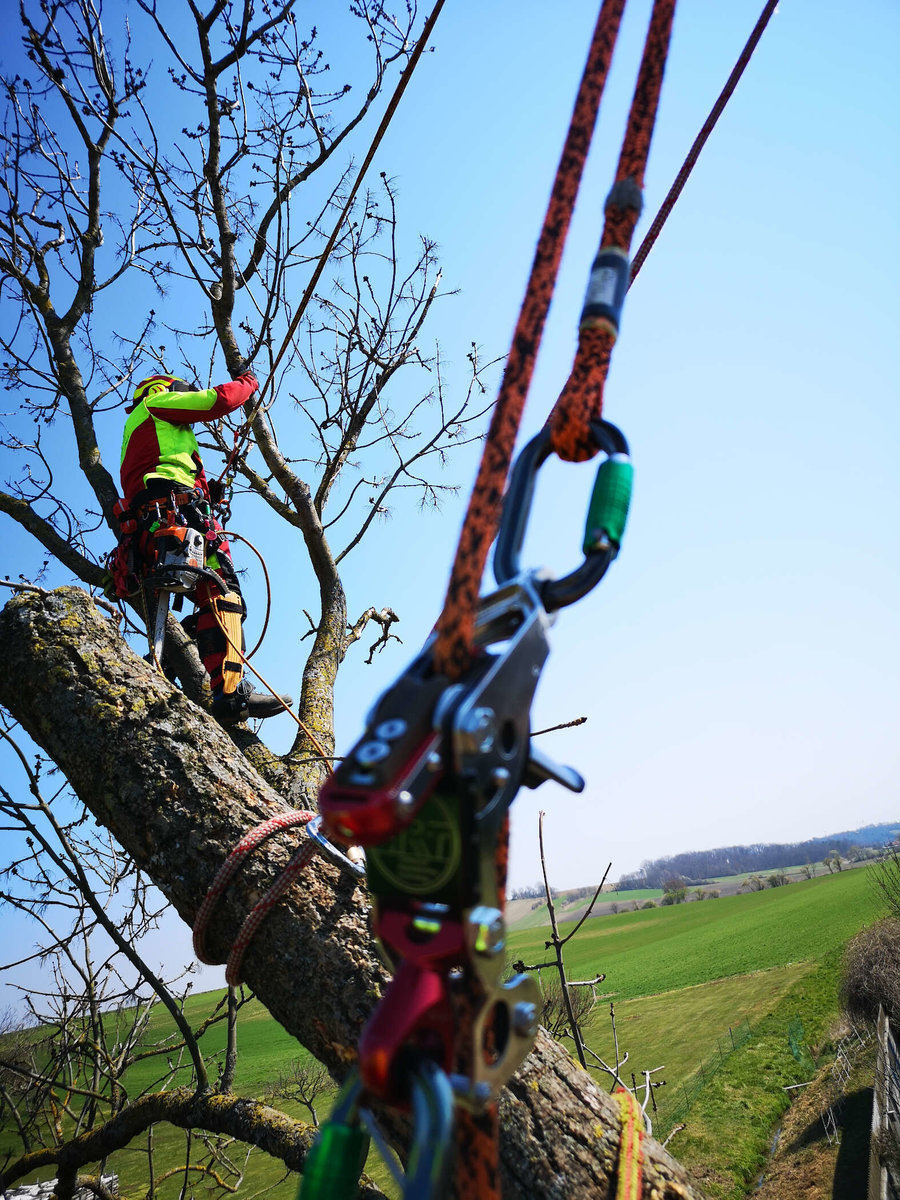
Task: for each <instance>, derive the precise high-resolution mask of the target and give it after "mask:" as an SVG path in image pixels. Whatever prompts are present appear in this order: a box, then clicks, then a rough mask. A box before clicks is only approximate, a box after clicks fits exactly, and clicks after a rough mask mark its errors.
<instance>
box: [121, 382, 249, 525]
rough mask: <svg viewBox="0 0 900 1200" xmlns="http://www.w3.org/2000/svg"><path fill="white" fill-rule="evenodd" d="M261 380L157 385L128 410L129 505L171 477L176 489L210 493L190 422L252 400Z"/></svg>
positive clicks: (125, 489)
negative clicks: (202, 387)
mask: <svg viewBox="0 0 900 1200" xmlns="http://www.w3.org/2000/svg"><path fill="white" fill-rule="evenodd" d="M257 387H258V384H257V382H256V379H255V378H254V376H253V375H250V374H247V375H241V376H240V378H239V379H233V380H232V381H231V382H230V383H221V384H219V386H218V387H214V388H208V389H207V390H206V391H204V392H172V391H169V390H167V386H166V384H165V383H160V385H159V390H156V389H153V390H152V391H151V392H150V394H149V395H148V396H146V397H145V398H144V399H143V400H141V401H140V402H139V403H138V404H136V405H135V407H134V408H133V409H132V410H131V412H130V413H129V414H128V419H127V420H126V422H125V433H124V436H123V438H122V468H121V478H122V494H123V495H124V497H125V503H126V504H127V505H129V506H130V505H131V503H132V501H133V500H134V497H135V496H136V495H137V494H138V493H139V492H141V491H143V490H144V488H146V487H147V485H148V483H149V482H151V481H152V480H156V479H162V480H166V481H171V483H172V486H173V490H175V491H190V490H191V489H192V488H195V487H200V488H201V489H202V490H203V491H204V492H206V475H205V473H204V471H203V462H202V461H201V458H200V451H199V446H198V445H197V439H196V437H195V436H194V431H193V429H191V425H192V424H193V423H194V422H195V421H214V420H215V419H216V418H217V417H224V416H225V414H226V413H230V412H233V411H234V409H236V408H240V406H241V405H242V404H243V403H245V401H247V400H249V399H250V397H251V396H252V395H253V393H254V392H255V391H256V389H257Z"/></svg>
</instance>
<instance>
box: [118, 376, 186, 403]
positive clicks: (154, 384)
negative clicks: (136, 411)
mask: <svg viewBox="0 0 900 1200" xmlns="http://www.w3.org/2000/svg"><path fill="white" fill-rule="evenodd" d="M195 386H196V385H195V384H191V383H187V382H186V381H185V380H184V379H179V378H178V376H177V375H148V376H147V378H146V379H142V380H141V382H140V383H139V384H138V385H137V387H136V388H135V389H134V395H133V396H132V399H131V407H132V408H134V407H135V405H137V404H140V402H141V401H142V400H146V399H147V397H148V396H155V395H156V394H157V393H158V392H192V391H194V390H195Z"/></svg>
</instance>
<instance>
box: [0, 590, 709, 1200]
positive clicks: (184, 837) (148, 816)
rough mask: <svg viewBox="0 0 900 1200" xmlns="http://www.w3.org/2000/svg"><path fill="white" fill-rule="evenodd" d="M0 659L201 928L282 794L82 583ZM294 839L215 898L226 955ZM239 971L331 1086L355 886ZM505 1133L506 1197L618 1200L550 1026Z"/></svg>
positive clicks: (355, 1031) (102, 818) (659, 1197)
mask: <svg viewBox="0 0 900 1200" xmlns="http://www.w3.org/2000/svg"><path fill="white" fill-rule="evenodd" d="M0 651H2V654H3V660H4V663H5V664H6V669H5V671H4V672H3V673H2V675H0V703H3V704H4V705H5V706H6V707H7V708H8V709H9V711H10V712H11V713H12V714H13V716H14V717H15V718H16V719H17V720H18V721H19V722H20V723H21V724H22V726H23V727H24V728H25V729H26V731H27V732H28V733H29V734H30V736H31V737H32V738H33V739H34V741H35V742H37V743H38V745H39V746H41V747H42V749H43V750H44V751H45V752H46V753H47V754H48V755H49V756H50V757H51V758H52V759H53V760H54V761H55V762H56V763H57V765H58V766H59V767H60V769H61V770H62V771H63V772H64V773H65V775H66V777H67V778H68V779H69V781H70V782H71V784H72V786H73V788H74V789H75V791H76V792H77V794H78V796H79V797H80V799H81V800H82V801H83V803H84V804H85V805H86V806H87V808H88V809H89V810H90V811H91V812H92V813H93V815H94V816H95V818H96V819H97V820H98V821H99V822H100V823H101V824H103V825H104V826H106V827H107V828H108V829H110V830H111V832H112V833H113V834H114V835H115V837H116V838H117V839H118V840H119V842H120V843H121V844H122V846H123V847H124V848H125V850H126V851H127V852H128V853H129V854H130V855H131V856H132V858H133V859H134V861H135V862H136V863H137V865H138V866H139V867H141V868H142V869H143V870H144V871H145V872H146V873H147V874H148V876H149V877H150V878H151V879H152V880H153V881H154V883H156V885H157V886H158V887H159V888H160V890H161V891H162V892H163V893H164V894H165V895H166V896H167V897H168V899H169V900H170V901H171V902H172V904H173V905H174V906H175V908H176V909H177V911H178V912H179V913H180V915H181V916H182V917H183V918H184V920H186V921H187V922H188V923H193V920H194V917H195V915H196V912H197V909H198V908H199V906H200V903H201V901H202V899H203V897H204V895H205V894H206V891H207V889H208V887H209V885H210V884H211V882H212V880H213V878H214V876H215V874H216V871H217V870H218V868H219V867H220V866H221V864H222V862H223V861H224V859H225V857H226V856H227V854H228V853H229V852H230V850H231V849H232V847H233V846H234V845H235V844H236V843H237V842H238V841H239V840H240V838H241V837H242V836H243V835H244V834H245V833H246V832H247V831H248V830H249V829H251V828H253V827H254V826H255V825H257V824H259V823H260V822H262V821H264V820H266V819H268V818H269V817H271V816H272V815H273V814H275V813H276V812H278V811H283V810H284V809H285V808H286V807H287V806H286V804H285V802H284V800H283V799H282V797H281V795H280V794H279V793H278V792H276V791H275V790H274V789H273V788H272V787H271V786H270V785H269V784H268V783H266V782H265V780H264V779H263V778H262V777H261V776H260V775H258V774H257V773H256V771H254V770H253V768H252V767H251V766H250V764H249V763H248V762H247V761H246V759H245V758H244V757H243V756H242V755H241V753H240V751H239V750H238V749H237V747H236V746H235V744H234V743H233V742H232V741H231V739H230V738H229V737H228V736H227V734H226V733H225V732H224V731H223V730H222V729H220V727H219V726H218V725H217V724H216V723H215V722H214V721H211V720H210V718H209V717H208V716H207V714H205V713H204V712H203V711H202V710H201V709H199V708H197V707H196V706H195V705H194V704H192V703H191V701H190V700H188V699H187V697H185V696H184V695H183V694H182V693H181V692H179V691H178V690H177V689H176V688H174V687H172V686H171V685H170V684H169V683H168V681H167V680H165V679H164V678H163V677H162V676H160V675H157V674H155V673H154V672H153V671H152V670H151V669H150V668H149V667H148V666H147V664H146V663H145V662H143V660H141V659H140V658H138V657H137V655H135V654H133V653H132V652H131V650H130V649H129V648H128V647H127V645H126V644H125V643H124V642H123V641H122V639H121V638H120V636H119V634H118V631H117V629H116V627H115V625H114V624H113V623H112V622H110V621H109V620H107V619H106V618H105V616H104V615H103V614H102V613H101V612H100V611H99V610H98V609H97V608H96V607H95V606H94V604H93V603H92V601H91V599H90V597H89V596H88V595H87V594H86V593H84V592H83V591H81V589H79V588H74V587H66V588H60V589H58V590H57V591H55V592H51V593H49V594H41V593H38V592H22V593H19V594H17V595H16V596H15V597H14V598H13V599H12V600H10V601H9V603H8V604H7V605H6V606H5V608H4V609H3V610H2V611H0ZM292 800H293V798H292ZM296 844H297V839H296V836H291V835H289V834H285V835H281V836H279V837H276V838H272V839H271V840H270V842H268V843H267V844H266V849H265V851H264V853H262V854H260V853H256V854H254V855H251V856H250V858H249V860H248V861H247V863H246V864H245V865H244V867H243V869H242V870H241V871H240V872H239V874H238V876H237V877H236V879H235V880H234V882H233V884H232V886H231V887H230V888H229V889H228V891H227V893H226V895H224V896H223V897H222V900H221V904H220V906H219V908H218V909H217V911H216V913H215V916H214V919H213V924H212V928H211V929H210V930H209V935H208V938H207V945H208V948H209V950H210V952H211V954H212V955H213V956H214V957H215V958H217V959H218V960H219V961H224V959H225V957H226V956H227V953H228V949H229V947H230V946H231V944H232V943H233V941H234V939H235V937H236V936H237V933H238V930H239V929H240V925H241V922H242V920H243V918H244V916H245V915H246V914H247V913H248V912H249V910H250V908H251V907H252V905H253V904H254V903H255V902H256V900H258V899H259V897H260V896H261V895H262V893H263V892H264V891H265V890H266V888H267V887H268V885H269V884H270V883H271V882H272V880H273V879H274V878H275V876H276V875H277V873H278V872H279V871H280V869H281V868H282V867H284V866H285V865H286V863H287V861H288V859H289V858H290V855H291V853H292V850H293V849H294V848H295V846H296ZM244 974H245V978H246V981H247V983H248V985H249V986H250V987H252V988H253V989H254V991H255V992H256V993H257V995H258V996H259V998H260V999H261V1000H262V1001H263V1002H264V1003H265V1005H266V1007H267V1008H268V1009H269V1011H270V1012H271V1014H272V1016H273V1017H275V1019H276V1020H277V1021H279V1022H280V1023H281V1024H282V1025H283V1026H284V1028H285V1029H286V1030H288V1032H290V1033H291V1034H293V1035H294V1036H295V1037H296V1038H297V1039H298V1040H299V1041H300V1042H301V1043H302V1044H303V1045H304V1046H306V1047H307V1048H308V1049H309V1050H310V1051H311V1052H312V1053H313V1054H314V1055H315V1057H316V1058H318V1059H319V1060H320V1061H322V1062H323V1063H325V1065H326V1066H327V1067H328V1068H329V1070H331V1071H332V1073H333V1074H335V1075H336V1076H338V1077H341V1076H342V1075H343V1074H344V1073H345V1072H346V1069H347V1067H348V1066H349V1064H350V1063H351V1062H352V1061H353V1060H354V1057H355V1048H356V1044H357V1040H358V1037H359V1033H360V1030H361V1029H362V1026H363V1023H364V1022H365V1020H366V1018H367V1016H368V1014H369V1012H370V1011H371V1009H372V1006H373V1004H374V1003H375V1001H376V999H377V997H378V995H379V994H380V992H381V989H382V987H383V985H384V983H385V981H386V975H385V972H384V970H383V968H382V967H381V966H380V964H379V962H378V960H377V957H376V955H375V951H374V947H373V943H372V938H371V934H370V931H369V926H368V917H367V901H366V896H365V892H364V890H363V889H362V888H361V887H358V886H357V884H356V880H355V879H350V878H347V877H346V876H345V875H343V874H341V873H340V872H339V871H338V870H337V868H335V867H333V866H332V865H331V864H330V863H327V862H325V861H324V860H323V859H321V858H318V857H317V858H315V859H314V860H313V861H312V863H311V864H310V866H309V868H308V870H307V872H306V873H305V875H304V877H303V878H302V880H301V881H300V882H299V883H297V884H295V885H294V886H293V887H292V888H291V889H290V890H289V891H288V892H287V893H286V895H285V896H284V897H283V899H282V900H281V902H280V903H279V904H278V905H277V906H276V907H275V909H274V910H273V911H272V912H271V913H270V914H269V915H268V917H267V919H266V921H265V922H264V923H263V925H262V926H261V928H260V930H259V931H258V933H257V936H256V938H255V939H254V941H253V943H252V944H251V945H250V947H249V948H248V951H247V953H246V956H245V959H244ZM501 1128H502V1135H501V1138H502V1141H501V1155H502V1164H501V1165H502V1178H503V1195H504V1198H505V1200H556V1198H557V1197H563V1196H565V1197H569V1196H572V1195H585V1196H587V1195H590V1196H595V1197H598V1198H600V1200H602V1198H604V1197H611V1196H612V1195H613V1194H614V1191H615V1186H616V1161H617V1157H618V1140H619V1116H618V1109H617V1107H616V1106H615V1105H614V1104H613V1102H612V1101H611V1099H610V1098H609V1097H608V1096H607V1095H606V1094H605V1093H604V1092H602V1091H601V1090H600V1089H599V1088H598V1087H597V1085H596V1084H595V1083H594V1081H593V1080H592V1079H591V1078H590V1077H589V1076H588V1075H587V1073H586V1072H585V1071H583V1070H582V1069H581V1068H580V1067H579V1066H577V1065H576V1064H575V1063H574V1062H573V1061H572V1059H570V1058H569V1056H568V1055H567V1054H566V1052H565V1051H564V1050H563V1049H562V1048H561V1047H560V1046H559V1045H557V1044H556V1043H555V1042H553V1041H552V1040H551V1039H550V1038H549V1037H547V1036H546V1035H544V1034H543V1033H542V1034H541V1035H540V1036H539V1037H538V1041H537V1045H536V1047H535V1049H534V1051H533V1052H532V1054H531V1055H530V1056H529V1058H528V1059H527V1060H526V1062H525V1064H524V1065H523V1067H522V1068H521V1069H520V1070H519V1072H518V1073H517V1074H516V1076H515V1077H514V1078H513V1080H512V1081H511V1083H510V1085H509V1087H508V1088H507V1089H506V1091H505V1092H504V1094H503V1096H502V1097H501ZM645 1150H646V1162H645V1171H644V1187H643V1196H644V1197H645V1200H648V1198H650V1197H652V1200H702V1197H701V1193H700V1192H699V1191H697V1190H696V1189H695V1188H694V1187H693V1186H692V1184H691V1183H690V1181H689V1180H688V1178H687V1175H686V1173H685V1171H684V1169H683V1168H682V1167H680V1166H679V1164H678V1163H677V1162H675V1160H674V1159H673V1158H671V1157H670V1155H669V1154H668V1153H667V1152H666V1151H665V1150H663V1149H662V1147H661V1146H659V1145H658V1144H657V1143H655V1142H653V1141H652V1140H651V1139H647V1140H646V1141H645Z"/></svg>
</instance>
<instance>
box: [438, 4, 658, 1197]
mask: <svg viewBox="0 0 900 1200" xmlns="http://www.w3.org/2000/svg"><path fill="white" fill-rule="evenodd" d="M623 7H624V0H604V3H603V5H602V7H601V10H600V14H599V17H598V20H597V25H596V27H595V30H594V36H593V39H592V42H591V48H590V51H589V54H588V61H587V65H586V67H585V71H584V75H583V77H582V80H581V85H580V87H579V91H578V96H577V98H576V102H575V109H574V112H573V115H572V120H571V123H570V126H569V131H568V134H567V137H566V142H565V145H564V148H563V153H562V156H561V158H560V162H559V166H558V168H557V172H556V178H555V180H554V184H553V189H552V191H551V195H550V202H549V204H548V208H547V214H546V216H545V218H544V224H543V227H542V229H541V234H540V237H539V239H538V245H537V249H536V251H535V256H534V261H533V263H532V268H531V275H530V278H529V281H528V285H527V288H526V292H525V299H524V301H523V304H522V308H521V311H520V313H519V318H518V321H517V324H516V329H515V332H514V334H513V340H512V345H511V347H510V352H509V357H508V359H507V364H506V370H505V372H504V376H503V381H502V383H501V386H500V392H499V395H498V397H497V402H496V405H495V408H494V413H493V416H492V419H491V424H490V429H489V431H488V434H487V437H486V440H485V445H484V450H483V455H482V459H481V464H480V466H479V470H478V474H477V477H476V481H475V485H474V489H473V492H472V496H471V499H470V501H469V508H468V511H467V514H466V517H465V521H464V523H463V528H462V532H461V534H460V539H459V544H458V546H457V551H456V558H455V561H454V564H453V569H452V572H451V576H450V582H449V585H448V588H447V595H446V599H445V603H444V608H443V611H442V613H441V616H440V618H439V619H438V623H437V627H436V629H437V640H436V644H435V648H434V664H435V669H436V670H437V671H438V672H439V673H442V674H444V675H446V676H447V677H449V678H450V679H451V680H457V679H459V678H460V677H461V676H462V675H464V674H465V672H466V671H467V669H468V668H469V666H470V665H471V662H472V658H473V633H474V627H475V617H476V608H477V603H478V595H479V590H480V584H481V577H482V574H483V572H484V567H485V563H486V561H487V555H488V550H489V548H490V545H491V543H492V542H493V539H494V535H495V533H496V531H497V526H498V523H499V517H500V509H501V503H502V497H503V491H504V487H505V484H506V478H507V474H508V471H509V465H510V461H511V459H512V453H513V447H514V444H515V440H516V435H517V432H518V427H519V422H520V420H521V416H522V411H523V408H524V404H525V399H526V396H527V393H528V389H529V386H530V383H531V377H532V374H533V370H534V363H535V359H536V357H537V352H538V348H539V345H540V340H541V336H542V333H543V328H544V323H545V320H546V316H547V312H548V309H549V306H550V301H551V298H552V294H553V289H554V286H555V282H556V275H557V272H558V268H559V262H560V259H561V256H562V249H563V245H564V242H565V237H566V234H567V232H568V227H569V223H570V221H571V216H572V211H573V209H574V205H575V199H576V196H577V193H578V188H579V184H580V181H581V175H582V172H583V168H584V163H585V159H586V157H587V152H588V148H589V146H590V142H591V135H592V131H593V127H594V124H595V121H596V116H597V111H598V108H599V104H600V98H601V96H602V93H603V88H604V84H605V81H606V75H607V72H608V69H609V63H610V59H611V56H612V51H613V47H614V45H615V41H616V37H617V34H618V29H619V24H620V21H621V16H622V11H623ZM674 7H675V0H655V2H654V6H653V11H652V15H651V19H650V26H649V29H648V33H647V40H646V44H645V47H644V54H643V59H642V62H641V67H640V71H639V74H638V81H637V85H636V88H635V94H634V99H633V101H632V106H631V111H630V114H629V120H628V126H627V129H626V134H625V139H624V143H623V147H622V152H621V156H620V160H619V167H618V170H617V172H616V182H615V184H614V186H613V191H612V192H611V193H610V198H609V200H608V201H607V208H606V225H605V228H604V234H603V239H602V241H601V252H602V251H603V250H604V249H607V248H610V247H611V248H613V249H615V250H616V251H617V252H618V253H620V254H621V255H623V256H624V264H625V266H626V267H627V251H628V248H629V246H630V242H631V236H632V233H633V231H634V226H635V223H636V221H637V217H638V215H639V213H640V189H641V187H642V184H643V176H644V169H645V166H646V161H647V155H648V152H649V148H650V139H651V135H652V132H653V125H654V121H655V117H656V109H657V105H658V101H659V93H660V88H661V84H662V76H663V71H664V67H665V62H666V57H667V53H668V44H669V35H670V32H671V26H672V18H673V15H674ZM620 275H623V276H624V275H625V272H624V271H621V272H620ZM624 293H625V285H624V282H623V285H622V286H621V294H622V297H624ZM615 332H616V331H615V330H614V329H613V328H612V326H611V324H610V322H609V321H608V320H607V321H606V322H605V325H604V326H603V327H601V326H600V323H599V322H592V323H591V324H590V325H589V326H588V327H587V328H586V329H585V330H584V331H583V332H582V335H581V338H580V340H579V350H578V355H577V357H576V362H575V366H574V367H573V371H572V376H571V377H570V380H569V383H568V384H567V386H566V388H565V389H564V391H563V395H562V396H561V397H560V400H559V402H558V404H557V408H556V409H555V410H554V414H553V417H552V418H551V420H552V421H553V424H552V426H551V428H552V432H553V447H554V449H555V450H556V452H557V454H559V455H560V457H563V458H568V459H576V460H577V459H581V458H589V457H592V456H593V455H594V454H596V453H597V449H598V447H597V446H596V445H595V444H594V442H593V440H592V438H591V436H590V421H591V419H592V418H593V417H594V416H595V415H596V416H599V414H600V409H601V407H602V386H603V380H605V377H606V371H607V368H608V365H609V352H610V351H611V349H612V344H613V342H614V340H615ZM507 850H508V836H507V827H506V826H504V828H503V830H502V831H501V833H500V834H499V836H498V838H497V851H496V867H497V871H498V874H503V875H504V876H505V862H506V856H507ZM504 891H505V885H504V886H501V888H500V893H501V895H503V893H504ZM459 1017H460V1018H461V1019H465V1014H464V1013H461V1014H459ZM498 1135H499V1124H498V1118H497V1111H496V1106H495V1105H492V1106H489V1107H488V1110H487V1112H485V1113H484V1114H483V1115H482V1116H479V1117H475V1116H472V1115H470V1114H468V1113H466V1112H461V1113H460V1114H459V1115H458V1117H457V1123H456V1138H457V1154H456V1189H457V1194H458V1195H460V1196H466V1197H469V1196H471V1197H475V1196H477V1197H479V1200H493V1198H497V1200H499V1197H500V1171H499V1136H498Z"/></svg>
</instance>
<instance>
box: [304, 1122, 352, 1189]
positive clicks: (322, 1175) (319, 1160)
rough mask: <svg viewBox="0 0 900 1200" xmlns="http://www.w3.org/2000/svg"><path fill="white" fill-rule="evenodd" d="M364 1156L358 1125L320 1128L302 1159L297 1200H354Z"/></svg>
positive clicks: (329, 1125)
mask: <svg viewBox="0 0 900 1200" xmlns="http://www.w3.org/2000/svg"><path fill="white" fill-rule="evenodd" d="M368 1153H369V1135H368V1133H367V1132H366V1130H365V1129H364V1128H363V1126H362V1125H334V1124H331V1123H329V1124H327V1125H323V1126H322V1128H321V1129H320V1130H319V1136H318V1137H317V1138H316V1140H315V1142H314V1143H313V1146H312V1149H311V1150H310V1152H309V1154H308V1155H307V1156H306V1163H305V1164H304V1167H303V1178H302V1179H301V1180H300V1191H299V1192H298V1194H297V1200H354V1197H355V1196H356V1194H357V1192H358V1191H359V1177H360V1175H361V1174H362V1171H363V1167H364V1166H365V1165H366V1155H367V1154H368Z"/></svg>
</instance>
